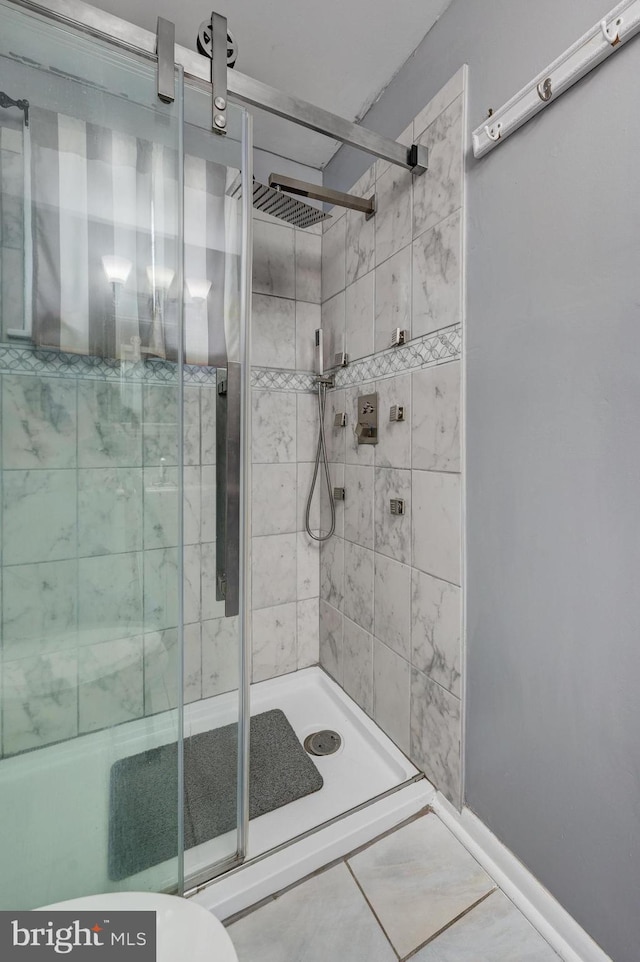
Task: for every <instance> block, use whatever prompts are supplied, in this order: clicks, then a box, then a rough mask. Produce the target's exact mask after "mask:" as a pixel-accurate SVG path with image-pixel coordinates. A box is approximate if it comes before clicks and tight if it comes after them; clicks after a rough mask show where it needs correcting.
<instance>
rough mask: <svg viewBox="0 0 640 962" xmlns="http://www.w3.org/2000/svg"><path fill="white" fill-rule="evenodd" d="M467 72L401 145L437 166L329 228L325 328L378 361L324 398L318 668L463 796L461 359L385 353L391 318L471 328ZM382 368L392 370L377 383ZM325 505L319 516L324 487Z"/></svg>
mask: <svg viewBox="0 0 640 962" xmlns="http://www.w3.org/2000/svg"><path fill="white" fill-rule="evenodd" d="M464 78H465V71H464V69H463V70H460V71H459V73H458V74H456V75H455V77H453V78H452V80H451V81H450V82H449V83H448V84H447V85H446V87H445V88H444V89H443V90H442V91H441V92H440V93H439V94H438V95H437V96H436V97H435V98H434V100H433V101H432V102H431V104H429V105H427V107H426V108H425V109H424V110H423V111H421V113H420V114H419V115H418V117H416V119H415V121H414V122H413V124H411V125H410V126H409V128H407V130H406V131H405V133H404V135H403V138H401V139H403V140H404V141H406V142H407V143H410V142H416V141H417V142H419V143H422V144H426V145H427V146H428V147H429V153H430V157H429V170H428V171H427V173H425V174H424V175H423V176H422V177H418V178H412V177H411V176H410V175H408V174H406V173H404V172H402V171H400V170H399V169H397V168H395V167H391V166H390V165H388V164H386V163H384V162H381V161H378V162H377V163H376V164H374V165H373V166H372V167H371V168H370V169H369V170H368V171H367V173H366V174H365V175H364V176H363V177H362V178H361V179H360V181H358V183H357V184H356V185H355V187H354V188H353V191H354V192H355V193H358V194H361V195H363V196H370V195H371V194H372V193H375V195H376V200H377V213H376V215H375V217H374V218H372V220H370V221H366V220H365V219H364V217H363V216H362V215H358V214H356V213H354V212H351V211H349V212H346V213H342V214H339V213H338V212H336V214H337V220H336V221H335V222H325V230H324V232H323V237H322V241H323V246H322V322H323V327H324V330H325V337H326V338H327V337H328V340H329V342H330V345H331V350H332V351H335V352H338V351H346V352H347V353H348V354H349V359H350V361H351V362H354V361H357V360H358V359H361V358H366V357H368V356H370V355H372V354H373V355H375V356H374V358H373V359H372V362H371V363H364V362H363V363H361V364H359V365H356V368H357V369H358V371H360V372H362V377H363V379H362V381H361V382H360V383H351V384H349V383H346V382H345V383H346V386H344V387H339V388H338V389H336V390H335V391H333V392H331V394H330V396H329V399H328V404H327V413H326V430H327V435H328V436H327V446H328V450H329V457H330V459H331V461H332V476H333V477H334V478H335V481H334V483H335V484H339V485H344V487H345V491H346V496H345V501H344V502H339V503H338V505H337V511H338V519H337V525H336V537H335V538H333V539H332V540H331V541H330V542H328V543H327V544H326V545H324V546H323V547H322V550H321V558H320V599H321V600H320V659H321V664H322V665H323V667H324V668H325V669H326V670H327V671H328V672H329V673H330V674H331V675H333V677H334V678H336V680H337V681H338V682H339V683H340V684H341V685H342V686H343V687H344V688H345V690H346V691H347V692H348V693H349V694H350V695H351V696H352V697H353V698H354V699H355V700H356V701H357V702H358V703H359V704H360V705H361V707H362V708H363V709H364V710H365V711H367V712H368V713H369V714H370V715H371V716H372V717H373V718H374V719H375V721H376V722H377V723H378V724H379V725H380V726H381V727H382V728H383V729H384V730H385V731H386V732H387V734H389V735H390V737H391V738H392V739H393V740H394V741H395V742H396V744H398V745H399V747H400V748H402V749H403V751H405V752H406V753H407V754H408V755H409V756H410V757H411V759H412V760H413V761H414V763H416V764H417V765H418V766H419V767H420V768H421V769H422V770H423V771H425V773H426V774H427V777H428V778H430V779H431V780H432V781H433V782H434V784H435V785H436V786H437V787H438V788H439V789H440V790H441V791H442V792H444V793H445V794H446V795H447V796H448V798H450V799H451V801H453V802H454V803H455V804H459V802H460V769H461V761H460V744H461V725H460V694H461V676H462V670H463V668H462V646H461V622H462V598H461V594H462V588H461V584H462V578H461V461H460V418H461V378H460V367H461V362H460V360H459V356H460V355H459V354H457V359H452V358H451V357H446V356H441V357H438V356H434V357H431V355H430V356H429V358H427V359H426V360H425V363H424V365H423V366H422V367H416V366H415V352H414V357H413V362H412V364H411V368H410V370H406V371H405V372H402V371H401V370H398V369H397V368H394V366H393V365H391V364H388V363H386V362H385V364H382V363H380V362H381V361H382V359H383V358H385V361H386V356H385V355H382V353H381V352H383V351H385V350H388V348H389V345H390V339H391V331H392V329H393V328H395V327H400V328H402V329H404V330H406V331H408V332H409V336H410V338H412V339H416V338H424V337H425V336H430V335H432V333H433V332H435V331H441V330H442V329H447V328H448V329H449V330H454V329H457V328H452V326H453V325H457V326H459V325H461V323H462V311H463V308H462V288H463V264H462V253H463V245H462V229H461V223H462V209H463V186H464V185H463V131H464ZM414 343H418V342H416V341H415V340H414ZM378 359H379V360H378ZM407 367H409V365H407ZM375 371H381V372H384V376H382V375H377V374H374V376H373V377H372V376H371V373H370V372H375ZM348 372H349V368H347V369H346V371H345V374H346V375H347V376H348ZM373 391H376V392H377V393H378V399H379V443H378V444H377V445H371V446H369V445H359V444H358V443H357V439H356V435H355V431H354V427H355V425H356V422H357V417H356V412H357V400H358V395H359V394H368V393H371V392H373ZM392 405H402V406H404V408H405V417H406V419H405V421H403V422H391V421H390V420H389V410H390V407H391V406H392ZM337 412H346V414H347V419H348V422H347V427H346V428H335V427H334V416H335V413H337ZM390 498H402V499H404V501H405V505H406V513H405V514H404V516H394V515H391V514H390V511H389V500H390ZM320 511H321V517H322V518H323V523H324V522H325V521H326V517H327V512H328V499H327V498H326V496H323V497H322V499H321V505H320Z"/></svg>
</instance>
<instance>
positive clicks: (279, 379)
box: [251, 367, 316, 393]
mask: <svg viewBox="0 0 640 962" xmlns="http://www.w3.org/2000/svg"><path fill="white" fill-rule="evenodd" d="M251 387H252V388H256V389H258V390H260V391H268V390H272V391H304V392H305V393H309V392H310V391H315V389H316V376H315V374H310V373H308V372H306V371H282V370H276V369H274V368H268V367H252V368H251Z"/></svg>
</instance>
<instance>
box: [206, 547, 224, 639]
mask: <svg viewBox="0 0 640 962" xmlns="http://www.w3.org/2000/svg"><path fill="white" fill-rule="evenodd" d="M200 564H201V567H200V586H201V616H202V620H203V621H210V620H212V619H216V618H224V609H225V605H224V601H216V545H215V543H214V542H209V543H208V544H202V545H200Z"/></svg>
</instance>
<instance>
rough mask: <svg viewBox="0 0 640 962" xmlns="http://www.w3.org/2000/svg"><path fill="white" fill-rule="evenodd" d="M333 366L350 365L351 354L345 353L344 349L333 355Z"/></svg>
mask: <svg viewBox="0 0 640 962" xmlns="http://www.w3.org/2000/svg"><path fill="white" fill-rule="evenodd" d="M333 366H334V367H348V366H349V355H348V354H345V352H344V351H339V352H338V353H337V354H334V356H333Z"/></svg>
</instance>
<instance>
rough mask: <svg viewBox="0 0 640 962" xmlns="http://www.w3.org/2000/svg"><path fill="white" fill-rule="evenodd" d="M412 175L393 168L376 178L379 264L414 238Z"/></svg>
mask: <svg viewBox="0 0 640 962" xmlns="http://www.w3.org/2000/svg"><path fill="white" fill-rule="evenodd" d="M412 187H413V185H412V175H411V173H410V172H409V171H408V170H401V169H400V167H395V166H393V167H389V169H388V170H386V171H385V172H384V174H382V175H381V176H380V177H378V180H377V181H376V203H377V210H376V216H375V217H374V221H375V225H376V266H377V265H378V264H382V262H383V261H386V260H387V258H388V257H391V256H392V254H395V253H397V251H399V250H402V248H403V247H406V246H407V244H409V243H410V241H411V223H412V221H411V209H412Z"/></svg>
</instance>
